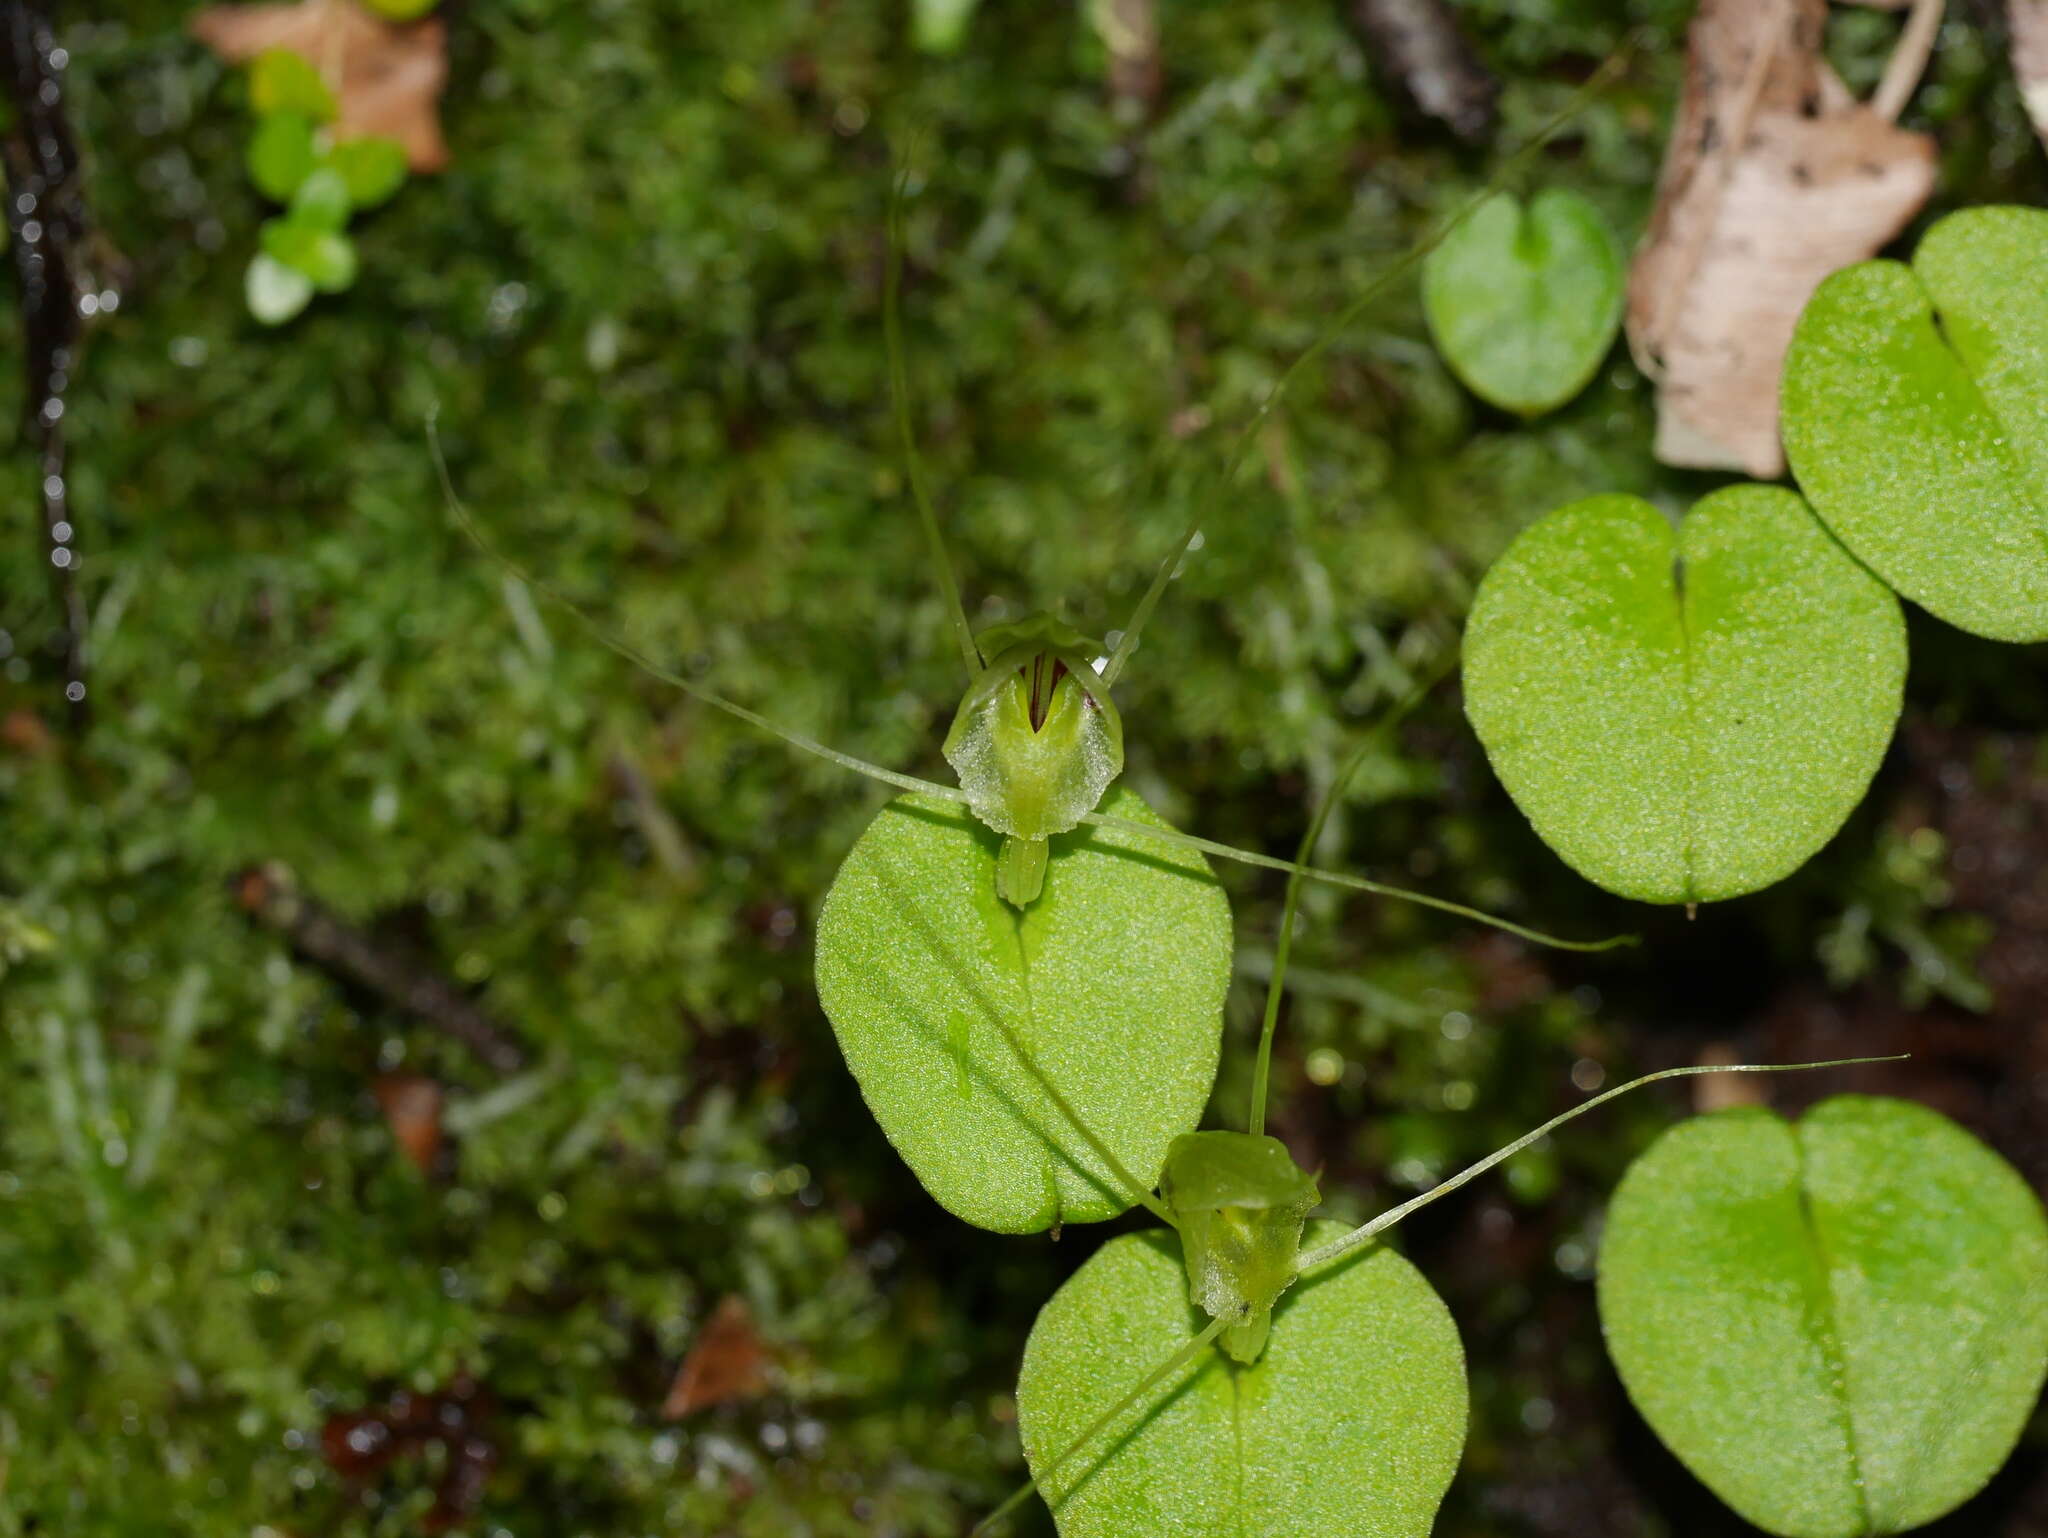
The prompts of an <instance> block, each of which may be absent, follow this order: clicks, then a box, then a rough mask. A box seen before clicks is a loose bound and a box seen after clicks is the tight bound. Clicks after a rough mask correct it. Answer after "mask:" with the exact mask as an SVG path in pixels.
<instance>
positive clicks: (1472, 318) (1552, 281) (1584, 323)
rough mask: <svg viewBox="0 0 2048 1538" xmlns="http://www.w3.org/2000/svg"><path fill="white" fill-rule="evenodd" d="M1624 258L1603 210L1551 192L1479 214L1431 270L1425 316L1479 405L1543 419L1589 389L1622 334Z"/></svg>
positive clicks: (1425, 274)
mask: <svg viewBox="0 0 2048 1538" xmlns="http://www.w3.org/2000/svg"><path fill="white" fill-rule="evenodd" d="M1623 286H1624V277H1623V271H1622V262H1621V251H1620V249H1619V248H1618V247H1617V246H1616V245H1615V242H1614V234H1613V232H1612V231H1611V230H1609V229H1608V227H1607V221H1606V220H1605V219H1603V218H1601V217H1600V210H1599V209H1597V208H1595V207H1594V206H1593V205H1592V204H1591V203H1589V202H1587V201H1586V199H1584V198H1583V197H1581V196H1579V194H1577V193H1576V192H1568V191H1565V190H1564V189H1562V188H1551V189H1549V190H1547V191H1544V192H1539V193H1537V194H1536V196H1535V197H1534V198H1533V199H1531V200H1530V202H1529V204H1528V206H1527V207H1526V208H1525V207H1523V205H1522V204H1521V203H1520V202H1519V201H1517V200H1516V199H1515V198H1513V197H1510V196H1508V195H1507V194H1506V193H1496V194H1495V195H1494V196H1492V197H1490V198H1488V199H1487V200H1486V201H1485V202H1484V203H1482V204H1480V205H1479V207H1478V208H1477V209H1475V210H1474V211H1473V212H1472V213H1471V214H1470V215H1469V216H1468V217H1467V218H1466V219H1465V220H1464V221H1463V222H1462V223H1460V224H1458V225H1457V226H1456V227H1455V228H1454V229H1452V231H1451V232H1450V234H1448V235H1446V236H1445V237H1444V239H1443V241H1442V242H1441V243H1440V244H1439V245H1438V246H1437V247H1436V249H1435V250H1433V251H1431V252H1430V253H1429V255H1428V257H1427V258H1426V259H1425V260H1424V261H1423V264H1422V306H1423V312H1424V314H1425V315H1427V316H1428V318H1429V329H1430V334H1431V335H1432V336H1434V337H1435V338H1436V345H1437V347H1438V349H1439V350H1441V351H1442V353H1443V355H1444V361H1445V362H1446V363H1448V364H1449V365H1450V366H1451V371H1452V372H1453V373H1455V374H1456V375H1457V376H1458V377H1459V378H1460V379H1462V380H1463V381H1464V382H1465V384H1466V386H1467V387H1468V388H1469V389H1470V390H1471V391H1472V393H1473V394H1475V395H1477V396H1479V397H1480V398H1481V399H1482V400H1486V401H1490V402H1492V403H1493V404H1494V405H1496V406H1499V407H1501V408H1502V409H1503V410H1507V411H1512V412H1515V413H1517V414H1519V415H1521V416H1525V417H1533V416H1537V415H1540V414H1541V413H1543V412H1545V411H1549V410H1551V409H1552V408H1553V407H1556V406H1561V405H1563V404H1564V403H1565V402H1566V401H1568V400H1570V399H1571V398H1572V397H1573V396H1574V395H1577V394H1578V393H1579V391H1581V390H1583V389H1584V388H1585V387H1586V381H1587V380H1589V379H1591V378H1592V377H1593V372H1594V370H1596V369H1598V368H1599V367H1600V361H1601V360H1602V359H1603V358H1605V357H1606V356H1607V349H1608V348H1610V347H1612V346H1613V345H1614V334H1615V332H1616V331H1618V330H1619V329H1620V327H1621V301H1622V290H1623Z"/></svg>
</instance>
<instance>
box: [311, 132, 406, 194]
mask: <svg viewBox="0 0 2048 1538" xmlns="http://www.w3.org/2000/svg"><path fill="white" fill-rule="evenodd" d="M327 164H328V165H329V166H330V167H331V168H332V169H333V170H334V171H335V172H336V174H338V175H339V176H340V177H341V180H342V184H343V186H344V187H345V188H346V189H347V192H348V201H349V203H351V204H352V205H354V206H355V207H356V208H375V207H376V206H377V205H378V204H379V203H382V202H383V201H384V200H385V199H387V198H389V197H390V196H391V195H392V194H393V193H394V192H396V191H398V189H399V188H400V187H402V186H404V185H405V171H406V165H405V146H404V145H402V144H400V143H399V142H398V141H397V140H396V139H386V138H383V137H380V136H378V135H375V134H372V135H369V136H367V137H364V138H361V139H344V140H342V141H341V143H339V144H337V145H335V146H334V148H333V149H331V150H329V151H328V152H327Z"/></svg>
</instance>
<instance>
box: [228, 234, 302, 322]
mask: <svg viewBox="0 0 2048 1538" xmlns="http://www.w3.org/2000/svg"><path fill="white" fill-rule="evenodd" d="M242 291H243V297H244V299H245V300H246V301H247V303H248V306H249V313H250V314H251V315H253V316H255V317H256V318H257V319H258V320H260V321H261V322H263V324H264V325H266V326H281V325H283V324H284V323H285V322H286V321H288V320H290V319H291V318H292V317H293V316H294V315H296V314H298V313H299V311H301V310H303V309H304V308H305V307H306V304H307V302H308V301H309V300H311V299H312V297H313V280H312V279H311V278H309V277H307V276H306V275H305V274H304V273H303V272H300V271H299V270H298V269H297V268H295V267H287V266H285V264H284V263H283V262H280V261H279V260H278V259H277V258H276V257H274V256H272V255H270V254H269V253H268V252H267V251H258V252H257V253H256V255H255V256H254V257H252V258H251V259H250V262H249V271H248V273H247V274H246V275H245V276H244V278H243V280H242Z"/></svg>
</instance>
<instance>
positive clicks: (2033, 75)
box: [2006, 0, 2048, 144]
mask: <svg viewBox="0 0 2048 1538" xmlns="http://www.w3.org/2000/svg"><path fill="white" fill-rule="evenodd" d="M2006 17H2007V21H2008V22H2009V24H2010V30H2011V32H2012V72H2013V74H2014V75H2015V76H2016V77H2018V79H2019V83H2020V99H2021V100H2022V101H2024V102H2025V103H2026V104H2027V116H2028V117H2030V118H2032V119H2033V120H2034V132H2036V133H2038V134H2039V135H2040V136H2041V142H2042V143H2043V144H2048V0H2006Z"/></svg>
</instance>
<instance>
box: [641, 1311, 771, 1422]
mask: <svg viewBox="0 0 2048 1538" xmlns="http://www.w3.org/2000/svg"><path fill="white" fill-rule="evenodd" d="M767 1392H768V1352H767V1349H766V1348H765V1347H763V1346H762V1344H761V1336H760V1333H759V1332H758V1331H757V1330H755V1328H754V1316H753V1313H752V1312H751V1311H750V1310H749V1309H748V1308H747V1304H746V1300H745V1299H744V1298H742V1297H740V1295H739V1294H738V1293H728V1294H727V1295H726V1296H725V1297H723V1298H721V1299H719V1301H718V1307H716V1308H714V1309H713V1310H712V1311H711V1317H710V1318H709V1319H707V1320H705V1321H704V1328H702V1329H701V1330H699V1331H698V1332H697V1338H696V1339H695V1340H694V1341H692V1342H691V1343H690V1354H689V1355H688V1356H686V1357H684V1358H683V1365H682V1366H681V1367H679V1368H677V1369H676V1380H675V1382H674V1383H673V1384H672V1385H670V1387H669V1391H668V1398H666V1399H665V1400H663V1401H662V1404H661V1415H662V1419H663V1420H672V1421H673V1420H681V1419H682V1418H683V1417H684V1416H686V1415H690V1414H693V1413H694V1412H696V1411H698V1410H708V1409H710V1408H711V1406H713V1405H721V1404H730V1403H731V1402H733V1401H734V1400H736V1399H758V1398H759V1397H760V1396H761V1395H763V1394H765V1393H767Z"/></svg>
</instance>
